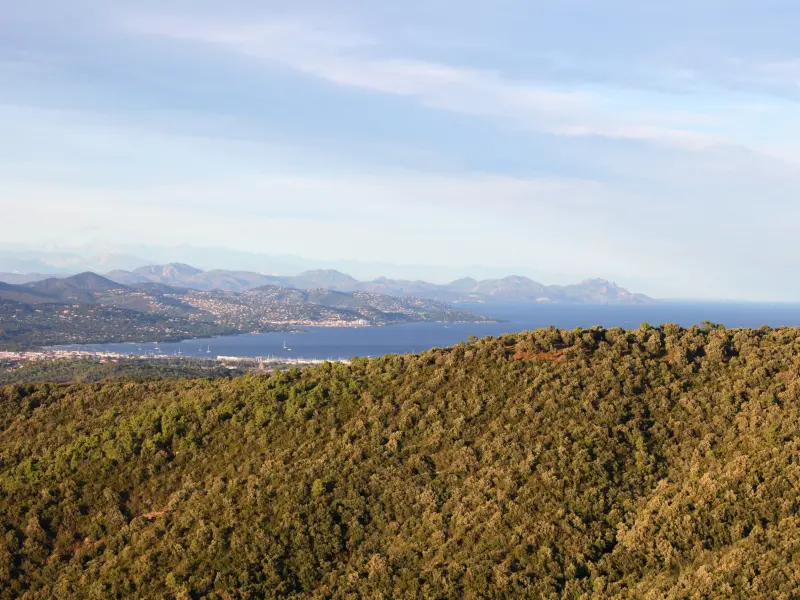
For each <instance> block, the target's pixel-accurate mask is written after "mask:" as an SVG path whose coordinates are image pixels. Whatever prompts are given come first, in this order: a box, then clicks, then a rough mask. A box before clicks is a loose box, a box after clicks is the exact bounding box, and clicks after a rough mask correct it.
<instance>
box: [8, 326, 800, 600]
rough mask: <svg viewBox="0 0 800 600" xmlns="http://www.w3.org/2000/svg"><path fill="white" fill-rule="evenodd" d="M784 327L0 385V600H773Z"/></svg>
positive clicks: (790, 385) (786, 440)
mask: <svg viewBox="0 0 800 600" xmlns="http://www.w3.org/2000/svg"><path fill="white" fill-rule="evenodd" d="M798 334H800V331H798V330H797V329H788V328H787V329H779V330H769V329H766V328H764V329H760V330H731V331H725V330H722V329H719V328H714V327H712V326H708V327H706V328H703V329H700V328H692V329H689V330H681V329H680V328H678V327H677V326H664V327H663V328H660V329H654V328H650V327H647V326H643V327H642V328H640V329H638V330H635V331H630V332H626V331H623V330H620V329H612V330H602V329H591V330H574V331H560V330H556V329H544V330H539V331H536V332H533V333H526V334H517V335H508V336H503V337H502V338H500V339H485V340H474V341H472V342H470V343H469V344H462V345H459V346H456V347H454V348H450V349H442V350H433V351H429V352H426V353H424V354H422V355H418V356H414V355H412V356H387V357H384V358H380V359H372V360H355V361H354V362H353V363H352V364H351V365H347V366H345V365H338V364H336V365H334V364H325V365H323V366H321V367H315V368H309V369H305V370H302V371H296V370H293V371H288V372H283V373H280V374H276V375H273V376H246V377H243V378H239V379H235V380H230V381H227V380H216V381H208V380H188V381H187V380H182V381H150V382H133V381H127V382H126V381H117V380H115V381H107V382H101V383H92V384H82V385H47V384H37V385H27V386H26V385H19V386H13V387H6V388H4V389H3V390H2V392H0V597H2V598H16V597H24V598H29V599H33V598H42V599H43V598H53V597H59V598H70V597H74V598H122V597H138V598H200V597H204V598H259V597H303V598H361V597H367V598H379V597H383V598H398V597H399V598H504V597H508V598H520V597H522V598H575V599H578V598H587V599H592V598H593V599H606V598H630V599H633V598H714V597H737V598H738V597H742V598H785V599H789V598H793V597H796V596H795V592H796V591H797V589H798V587H799V586H800V575H798V571H797V569H796V568H794V566H793V565H796V561H797V560H798V557H800V530H799V529H798V526H799V525H800V517H799V516H798V506H799V504H798V503H799V502H800V500H798V498H800V459H799V458H798V456H800V453H799V451H800V411H799V410H798V409H799V408H800V404H799V401H800V358H798V351H800V336H799V335H798Z"/></svg>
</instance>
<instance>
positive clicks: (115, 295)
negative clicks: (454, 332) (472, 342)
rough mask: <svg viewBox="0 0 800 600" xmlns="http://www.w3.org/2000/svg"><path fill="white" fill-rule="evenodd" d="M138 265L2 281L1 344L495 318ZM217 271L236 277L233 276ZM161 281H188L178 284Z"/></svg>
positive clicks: (417, 301) (416, 302) (427, 304)
mask: <svg viewBox="0 0 800 600" xmlns="http://www.w3.org/2000/svg"><path fill="white" fill-rule="evenodd" d="M141 271H142V273H143V275H142V276H141V278H142V279H143V280H141V281H135V282H133V283H129V284H123V283H119V282H116V281H112V280H111V279H108V278H106V277H103V276H101V275H97V274H95V273H90V272H87V273H81V274H78V275H74V276H72V277H66V278H48V279H44V280H41V281H34V282H28V283H24V284H10V283H0V345H3V344H5V345H9V344H10V343H12V342H13V344H14V345H22V346H24V345H47V344H60V343H94V342H103V341H139V342H144V341H156V340H162V341H165V340H170V339H172V340H175V339H184V338H187V337H199V336H207V335H224V334H230V333H250V332H257V331H274V330H286V329H292V328H297V327H302V326H306V325H316V326H364V325H389V324H396V323H408V322H417V321H492V319H489V318H486V317H481V316H476V315H473V314H470V313H468V312H465V311H461V310H458V309H456V308H454V307H453V305H452V304H449V303H442V302H437V301H434V300H429V299H423V298H417V297H411V296H408V297H397V296H389V295H386V294H375V293H371V292H366V291H354V292H343V291H336V290H329V289H321V288H316V289H308V290H301V289H297V288H289V287H285V286H277V285H261V286H259V287H256V288H255V289H249V290H245V291H231V290H221V289H213V290H199V289H193V288H191V287H189V286H188V285H185V280H187V279H189V280H191V279H192V278H193V277H197V276H198V275H200V274H201V272H200V271H198V270H197V269H192V268H191V267H186V266H185V265H169V266H167V267H163V268H158V269H155V268H145V269H142V270H141ZM148 277H149V278H148ZM213 277H215V279H213V280H214V281H217V280H219V281H227V282H231V281H234V278H233V277H232V276H230V275H226V276H213ZM217 277H218V279H217ZM153 279H156V280H155V281H154V280H153ZM163 281H169V282H170V283H172V284H178V283H179V282H184V284H182V285H181V287H177V286H176V285H167V284H166V283H164V282H163ZM251 281H253V280H252V279H251Z"/></svg>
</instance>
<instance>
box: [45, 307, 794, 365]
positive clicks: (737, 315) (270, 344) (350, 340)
mask: <svg viewBox="0 0 800 600" xmlns="http://www.w3.org/2000/svg"><path fill="white" fill-rule="evenodd" d="M460 308H464V309H465V310H469V311H471V312H473V313H478V314H483V315H486V316H489V317H494V318H496V319H502V322H500V323H449V324H445V323H409V324H406V325H393V326H388V327H363V328H326V327H309V328H307V329H308V331H307V332H303V333H263V334H257V335H237V336H226V337H218V338H210V339H203V340H187V341H184V342H176V343H162V344H160V345H159V348H160V351H161V353H163V354H165V355H174V354H177V353H178V352H180V354H181V355H182V356H194V357H206V358H209V357H216V356H242V357H256V356H277V357H285V358H350V357H353V356H380V355H383V354H393V353H408V352H421V351H423V350H427V349H429V348H433V347H443V346H452V345H453V344H457V343H458V342H459V341H462V340H466V339H467V338H468V337H469V336H471V335H474V336H476V337H485V336H490V335H491V336H497V335H501V334H503V333H511V332H517V331H526V330H530V329H538V328H540V327H547V326H549V325H555V326H556V327H561V328H566V329H574V328H575V327H592V326H594V325H601V326H604V327H625V328H629V329H630V328H636V327H638V326H639V325H641V324H642V323H644V322H646V323H650V324H651V325H660V324H662V323H677V324H679V325H682V326H684V327H688V326H690V325H699V324H700V323H702V322H703V321H711V322H712V323H719V324H722V325H725V326H726V327H729V328H732V327H760V326H762V325H767V326H770V327H778V326H781V325H787V326H798V325H800V304H764V303H729V302H726V303H711V302H704V303H698V302H664V303H657V304H652V305H646V306H603V305H559V304H537V305H531V304H525V305H519V304H517V305H500V304H491V305H481V304H478V305H461V306H460ZM284 342H285V344H286V346H287V348H288V349H286V350H284V348H283V345H284ZM154 348H155V345H154V344H95V345H90V346H60V347H59V349H68V350H78V349H82V350H85V349H89V350H94V351H104V352H121V353H129V354H137V355H141V354H144V353H147V352H153V350H154Z"/></svg>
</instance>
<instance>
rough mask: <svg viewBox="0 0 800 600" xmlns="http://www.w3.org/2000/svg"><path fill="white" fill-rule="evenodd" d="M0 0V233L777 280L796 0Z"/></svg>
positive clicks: (767, 290)
mask: <svg viewBox="0 0 800 600" xmlns="http://www.w3.org/2000/svg"><path fill="white" fill-rule="evenodd" d="M0 7H2V10H0V82H1V84H0V215H2V219H0V242H3V243H4V244H6V245H9V244H10V245H15V244H16V245H19V247H28V246H37V245H39V246H40V245H44V244H47V245H49V246H53V245H55V246H58V247H63V248H70V247H74V246H85V245H87V244H89V245H92V246H93V247H101V248H108V249H109V250H111V249H114V248H116V247H119V246H120V245H126V246H130V245H133V244H138V245H148V244H149V245H153V246H159V247H163V246H169V245H176V246H177V245H182V246H185V245H188V246H198V247H199V246H206V247H208V246H215V247H226V248H230V249H232V250H235V251H242V252H250V253H265V254H270V253H286V254H297V255H300V256H304V257H308V258H311V259H318V260H320V261H331V260H334V259H335V260H348V261H354V260H363V261H371V262H374V263H393V264H407V265H432V266H434V267H436V266H440V267H441V273H442V277H444V274H445V273H447V274H448V276H449V275H450V274H452V273H454V272H457V271H458V270H459V269H463V271H464V272H463V275H470V272H469V270H470V269H471V268H474V266H475V265H480V266H482V267H486V268H491V269H496V270H502V269H504V268H506V267H508V268H509V269H511V268H513V269H514V270H515V271H516V274H519V275H526V274H536V275H537V276H538V278H540V279H542V278H544V283H561V282H564V281H565V280H572V281H575V280H580V279H584V278H588V277H605V278H609V279H614V280H616V281H617V282H618V283H620V284H622V285H626V286H628V287H631V288H633V289H635V291H638V292H643V293H647V294H650V295H653V296H657V297H682V298H730V299H751V300H800V278H798V277H796V276H795V274H796V273H797V271H798V266H800V258H799V257H800V235H798V234H800V36H797V32H796V24H797V23H798V22H800V4H798V3H797V2H794V1H780V2H778V1H770V0H760V1H755V0H751V1H744V0H727V1H723V0H672V1H670V2H633V1H631V0H606V1H604V2H597V1H596V0H559V1H558V2H556V1H541V0H525V1H523V0H495V1H494V2H486V1H482V2H479V1H477V0H459V1H457V2H456V1H454V0H425V1H422V0H408V1H406V2H367V1H356V0H337V2H323V1H321V0H320V1H306V0H295V2H291V3H286V2H272V1H269V0H267V1H264V0H261V1H254V0H232V1H227V2H222V1H220V0H215V1H210V0H159V1H155V0H137V1H136V2H133V1H131V0H128V1H115V2H108V1H99V0H98V1H91V0H26V2H13V1H12V0H0ZM231 267H235V265H231ZM264 270H265V271H269V268H268V266H265V269H264ZM434 270H435V269H434ZM427 272H430V269H429V270H428V271H427ZM548 278H549V280H548Z"/></svg>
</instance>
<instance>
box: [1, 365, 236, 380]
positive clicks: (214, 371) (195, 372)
mask: <svg viewBox="0 0 800 600" xmlns="http://www.w3.org/2000/svg"><path fill="white" fill-rule="evenodd" d="M246 372H247V370H246V369H240V368H235V369H230V368H228V367H225V366H222V365H220V364H219V363H218V362H216V361H212V360H203V359H197V360H193V359H190V358H176V359H160V360H157V361H156V360H148V359H140V358H123V359H119V360H116V361H106V362H101V361H99V360H89V359H84V358H75V359H73V358H64V359H55V360H39V361H31V362H22V363H12V364H10V365H4V364H3V363H2V361H0V385H10V384H14V383H69V382H82V381H102V380H103V379H112V378H122V379H135V380H147V379H188V378H197V377H211V378H217V377H227V378H230V377H236V376H239V375H244V374H245V373H246Z"/></svg>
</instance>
